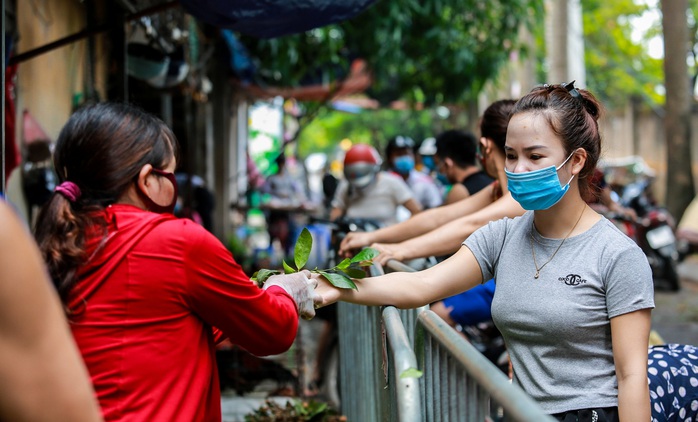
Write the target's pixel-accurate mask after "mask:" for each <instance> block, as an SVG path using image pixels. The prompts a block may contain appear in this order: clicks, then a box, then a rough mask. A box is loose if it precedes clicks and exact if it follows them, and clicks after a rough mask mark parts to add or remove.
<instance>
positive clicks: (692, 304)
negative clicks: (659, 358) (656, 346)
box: [652, 255, 698, 345]
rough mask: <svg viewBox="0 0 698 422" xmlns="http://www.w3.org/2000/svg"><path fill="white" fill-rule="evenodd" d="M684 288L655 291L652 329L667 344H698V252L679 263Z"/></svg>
mask: <svg viewBox="0 0 698 422" xmlns="http://www.w3.org/2000/svg"><path fill="white" fill-rule="evenodd" d="M679 275H680V276H681V290H680V291H678V292H663V291H656V292H655V295H654V299H655V306H656V307H655V309H654V310H653V311H652V329H653V330H656V331H657V332H658V333H659V335H660V336H661V337H662V339H664V341H665V342H667V343H683V344H692V345H698V255H694V256H691V257H688V258H686V260H684V261H683V262H682V263H681V264H679Z"/></svg>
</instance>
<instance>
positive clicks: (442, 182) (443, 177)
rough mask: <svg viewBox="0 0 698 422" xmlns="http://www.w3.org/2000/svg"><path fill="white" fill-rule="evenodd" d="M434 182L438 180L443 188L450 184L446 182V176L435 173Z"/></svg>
mask: <svg viewBox="0 0 698 422" xmlns="http://www.w3.org/2000/svg"><path fill="white" fill-rule="evenodd" d="M436 180H438V181H439V182H440V183H441V184H442V185H444V186H448V185H450V184H451V182H450V181H449V180H448V177H446V175H445V174H443V173H436Z"/></svg>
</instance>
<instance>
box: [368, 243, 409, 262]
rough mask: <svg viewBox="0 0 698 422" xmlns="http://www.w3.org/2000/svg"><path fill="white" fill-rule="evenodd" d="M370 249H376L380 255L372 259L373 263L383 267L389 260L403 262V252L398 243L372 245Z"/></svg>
mask: <svg viewBox="0 0 698 422" xmlns="http://www.w3.org/2000/svg"><path fill="white" fill-rule="evenodd" d="M371 247H372V248H374V249H377V250H378V252H380V254H379V255H378V256H377V257H375V258H373V262H377V263H379V264H381V265H385V264H386V263H387V262H388V261H389V260H391V259H395V260H397V261H400V262H402V261H404V259H405V252H404V250H403V248H402V246H400V244H399V243H374V244H372V245H371Z"/></svg>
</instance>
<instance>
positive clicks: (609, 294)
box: [318, 83, 654, 421]
mask: <svg viewBox="0 0 698 422" xmlns="http://www.w3.org/2000/svg"><path fill="white" fill-rule="evenodd" d="M599 112H600V105H599V103H598V102H597V100H596V99H595V98H594V96H593V95H591V93H589V92H588V91H586V90H581V89H576V88H575V87H574V85H573V83H569V84H562V85H544V86H541V87H537V88H534V89H533V90H532V91H531V92H530V93H529V94H528V95H526V96H524V97H523V98H522V99H521V100H519V101H518V102H517V104H516V105H515V107H514V110H513V112H512V114H511V120H510V121H509V126H508V129H507V140H506V146H505V152H506V163H505V167H506V175H507V180H508V188H509V191H510V192H511V194H512V196H513V197H514V199H516V200H517V201H518V202H519V203H520V204H521V206H522V207H523V208H524V209H526V210H529V212H527V213H526V214H524V215H523V216H521V217H517V218H514V219H503V220H499V221H494V222H491V223H490V224H488V225H487V226H485V227H482V228H481V229H480V230H478V231H476V232H475V233H474V234H473V235H472V236H470V238H468V239H467V241H466V242H464V246H465V247H461V249H460V250H459V251H458V252H457V253H456V254H455V255H453V256H452V257H451V258H449V259H447V260H446V261H444V262H442V263H440V264H439V265H436V266H434V267H432V268H430V269H427V270H424V271H421V272H417V273H392V274H388V275H385V276H382V277H375V278H367V279H363V280H360V281H357V285H358V290H340V289H335V288H333V287H332V286H331V285H330V284H329V283H326V282H321V283H320V287H318V289H319V292H320V293H321V294H322V296H323V303H332V302H335V301H337V300H343V301H347V302H353V303H361V304H367V305H395V306H397V307H400V308H413V307H418V306H422V305H425V304H428V303H431V302H434V301H436V300H439V299H443V298H444V297H447V296H451V295H453V294H456V293H459V292H461V291H464V290H467V289H469V288H471V287H473V286H476V285H477V284H479V283H482V282H483V280H489V279H490V278H492V277H494V278H495V279H496V281H497V288H496V290H495V294H494V300H493V304H492V315H493V319H494V321H495V323H496V324H497V327H498V328H499V329H500V331H501V332H502V334H503V335H504V338H505V340H506V344H507V347H508V350H509V352H510V356H511V361H512V366H513V371H514V380H515V382H516V383H517V384H519V385H520V386H521V387H522V388H523V389H524V390H525V391H526V392H527V393H528V394H529V395H530V396H531V397H533V398H534V399H535V400H536V401H538V403H539V404H540V405H541V406H542V407H543V409H544V410H545V411H546V412H548V413H550V414H552V415H554V416H555V417H557V418H558V419H564V418H565V417H566V416H567V414H569V413H574V414H577V413H578V412H579V411H585V412H587V411H595V412H597V413H603V414H604V415H603V416H605V417H606V419H607V420H609V421H612V420H618V419H619V418H620V420H624V421H642V420H649V419H650V395H649V390H648V387H647V344H648V339H649V331H650V312H651V309H652V308H653V307H654V300H653V296H654V295H653V293H654V292H653V284H652V273H651V270H650V268H649V264H648V263H647V259H646V257H645V255H644V254H643V253H642V251H641V250H640V249H639V247H638V246H637V245H636V244H635V243H633V242H632V241H631V240H630V239H629V238H628V237H627V236H625V235H623V234H622V233H621V232H620V231H618V230H617V229H616V228H615V226H614V225H613V224H611V223H610V222H609V221H608V220H606V219H605V218H604V217H603V216H601V215H599V214H597V213H596V212H595V211H594V210H592V209H591V208H590V207H589V206H587V204H586V202H585V201H584V199H583V198H584V196H583V195H584V194H585V193H586V192H587V190H588V189H590V187H589V186H588V176H590V175H591V174H592V172H593V170H594V169H595V168H596V164H597V162H598V159H599V154H600V151H601V137H600V134H599V128H598V118H599ZM587 413H588V412H587ZM570 416H572V415H570ZM575 416H576V415H575ZM575 416H573V418H575V419H576V417H575ZM599 420H603V419H602V418H600V419H599Z"/></svg>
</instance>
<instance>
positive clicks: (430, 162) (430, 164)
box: [422, 155, 436, 171]
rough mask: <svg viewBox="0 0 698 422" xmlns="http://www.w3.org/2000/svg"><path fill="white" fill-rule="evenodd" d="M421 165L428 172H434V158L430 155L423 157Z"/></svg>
mask: <svg viewBox="0 0 698 422" xmlns="http://www.w3.org/2000/svg"><path fill="white" fill-rule="evenodd" d="M422 164H424V167H426V168H428V169H429V171H434V170H436V163H434V157H432V156H431V155H423V156H422Z"/></svg>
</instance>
